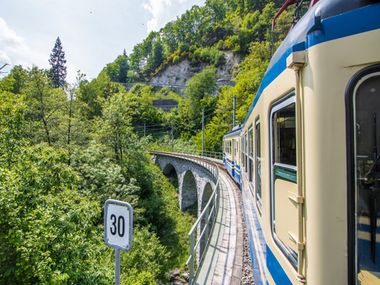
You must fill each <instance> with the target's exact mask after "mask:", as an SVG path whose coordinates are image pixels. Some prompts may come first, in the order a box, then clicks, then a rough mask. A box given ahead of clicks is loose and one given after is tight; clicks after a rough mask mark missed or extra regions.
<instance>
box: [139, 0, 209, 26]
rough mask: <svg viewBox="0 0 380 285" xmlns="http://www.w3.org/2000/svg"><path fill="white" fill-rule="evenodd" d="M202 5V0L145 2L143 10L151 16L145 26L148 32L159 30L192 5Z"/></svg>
mask: <svg viewBox="0 0 380 285" xmlns="http://www.w3.org/2000/svg"><path fill="white" fill-rule="evenodd" d="M203 3H204V0H147V2H145V3H144V9H145V10H147V11H148V12H149V13H150V14H151V19H150V20H149V21H148V22H147V24H146V26H147V29H148V32H150V31H157V30H159V29H160V28H162V27H163V26H164V25H165V24H166V23H167V22H169V21H172V20H174V19H175V17H176V16H178V15H180V14H182V13H184V12H185V11H186V10H187V9H190V8H191V7H192V6H193V5H201V4H203Z"/></svg>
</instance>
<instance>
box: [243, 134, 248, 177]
mask: <svg viewBox="0 0 380 285" xmlns="http://www.w3.org/2000/svg"><path fill="white" fill-rule="evenodd" d="M244 144H245V152H244V162H245V172H247V171H248V134H247V133H245V136H244Z"/></svg>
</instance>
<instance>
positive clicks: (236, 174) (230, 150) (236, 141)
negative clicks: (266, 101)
mask: <svg viewBox="0 0 380 285" xmlns="http://www.w3.org/2000/svg"><path fill="white" fill-rule="evenodd" d="M241 128H242V127H241V126H240V125H239V126H236V127H234V128H233V129H232V131H230V132H229V133H227V134H225V135H224V137H223V148H224V150H223V154H224V155H223V164H224V167H225V168H226V169H227V171H228V173H229V174H230V175H231V176H232V178H233V179H234V180H235V181H236V183H237V184H238V185H239V187H240V186H241V166H240V165H241V163H240V162H241V159H240V155H241V154H240V153H241V152H240V146H241V141H240V137H239V135H240V131H241Z"/></svg>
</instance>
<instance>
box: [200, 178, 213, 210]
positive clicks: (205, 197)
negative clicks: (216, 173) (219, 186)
mask: <svg viewBox="0 0 380 285" xmlns="http://www.w3.org/2000/svg"><path fill="white" fill-rule="evenodd" d="M212 192H213V189H212V186H211V184H210V182H207V184H206V185H205V187H204V189H203V192H202V200H201V212H202V211H203V209H204V208H205V206H206V204H207V203H208V200H210V197H211V195H212Z"/></svg>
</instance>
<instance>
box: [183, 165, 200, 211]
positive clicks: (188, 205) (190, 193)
mask: <svg viewBox="0 0 380 285" xmlns="http://www.w3.org/2000/svg"><path fill="white" fill-rule="evenodd" d="M181 188H182V189H181V190H182V193H181V209H182V210H183V211H189V212H190V213H192V214H194V215H195V216H197V213H198V191H197V181H196V179H195V177H194V174H193V173H192V172H191V170H187V171H186V173H185V175H184V176H183V180H182V187H181Z"/></svg>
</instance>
